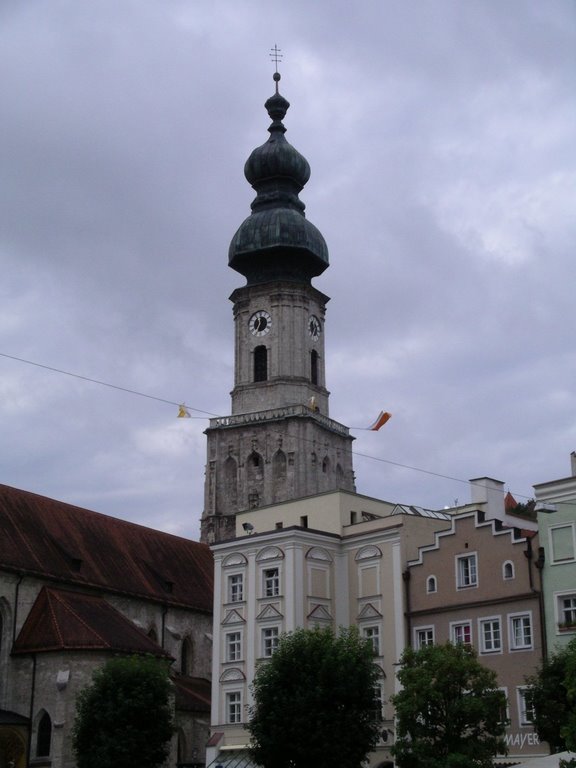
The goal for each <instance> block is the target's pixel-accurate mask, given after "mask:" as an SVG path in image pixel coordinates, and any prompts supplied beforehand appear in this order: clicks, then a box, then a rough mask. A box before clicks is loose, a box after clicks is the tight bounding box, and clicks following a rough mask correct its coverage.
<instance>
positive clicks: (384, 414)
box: [368, 411, 392, 432]
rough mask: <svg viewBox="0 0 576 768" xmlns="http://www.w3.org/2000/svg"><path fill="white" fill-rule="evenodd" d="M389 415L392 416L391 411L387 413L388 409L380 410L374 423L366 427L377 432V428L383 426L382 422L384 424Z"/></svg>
mask: <svg viewBox="0 0 576 768" xmlns="http://www.w3.org/2000/svg"><path fill="white" fill-rule="evenodd" d="M391 416H392V414H391V413H388V411H380V413H379V414H378V418H377V419H376V421H375V422H374V424H371V425H370V426H369V427H368V429H369V430H370V431H371V432H378V430H379V429H380V427H383V426H384V424H386V422H387V421H388V419H389V418H390V417H391Z"/></svg>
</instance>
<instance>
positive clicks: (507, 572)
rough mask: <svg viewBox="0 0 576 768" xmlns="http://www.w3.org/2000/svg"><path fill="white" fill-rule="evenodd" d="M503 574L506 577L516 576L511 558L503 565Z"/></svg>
mask: <svg viewBox="0 0 576 768" xmlns="http://www.w3.org/2000/svg"><path fill="white" fill-rule="evenodd" d="M502 576H503V578H504V579H513V578H514V563H512V562H511V561H510V560H507V561H506V562H505V563H504V565H503V566H502Z"/></svg>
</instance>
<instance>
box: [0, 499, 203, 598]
mask: <svg viewBox="0 0 576 768" xmlns="http://www.w3.org/2000/svg"><path fill="white" fill-rule="evenodd" d="M1 569H4V570H10V571H15V572H18V573H22V572H24V573H28V574H34V575H37V576H39V577H43V578H46V579H51V580H54V581H58V582H60V583H62V582H65V583H67V584H73V585H78V586H82V587H87V586H91V587H96V588H99V589H105V590H107V591H112V592H117V593H122V594H129V595H133V596H137V597H143V598H146V599H151V600H157V601H160V602H162V603H165V604H169V605H179V606H182V607H185V608H188V609H195V610H199V611H205V612H206V613H211V612H212V590H213V560H212V553H211V552H210V549H209V547H208V546H207V545H205V544H200V543H199V542H196V541H190V540H188V539H183V538H180V537H179V536H173V535H172V534H169V533H162V532H160V531H155V530H152V529H151V528H145V527H144V526H141V525H136V524H134V523H128V522H126V521H125V520H119V519H117V518H114V517H108V516H107V515H102V514H99V513H98V512H91V511H89V510H87V509H82V508H81V507H75V506H73V505H71V504H65V503H64V502H61V501H55V500H54V499H48V498H46V497H44V496H38V495H36V494H34V493H29V492H27V491H21V490H18V489H16V488H10V487H9V486H6V485H0V570H1Z"/></svg>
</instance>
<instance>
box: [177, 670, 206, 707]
mask: <svg viewBox="0 0 576 768" xmlns="http://www.w3.org/2000/svg"><path fill="white" fill-rule="evenodd" d="M173 682H174V686H175V688H176V709H178V710H187V711H189V712H206V713H208V712H210V695H211V692H212V691H211V683H210V680H204V678H202V677H185V676H183V675H179V676H177V677H174V678H173Z"/></svg>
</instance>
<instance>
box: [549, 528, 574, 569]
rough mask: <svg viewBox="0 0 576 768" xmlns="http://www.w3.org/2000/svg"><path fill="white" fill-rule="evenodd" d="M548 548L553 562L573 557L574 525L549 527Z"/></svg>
mask: <svg viewBox="0 0 576 768" xmlns="http://www.w3.org/2000/svg"><path fill="white" fill-rule="evenodd" d="M550 549H551V554H552V558H551V559H552V562H553V563H562V562H566V561H569V560H574V559H575V553H574V526H573V525H572V524H568V525H556V526H554V527H553V528H550Z"/></svg>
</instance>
